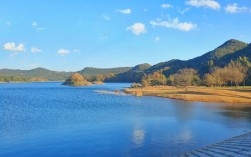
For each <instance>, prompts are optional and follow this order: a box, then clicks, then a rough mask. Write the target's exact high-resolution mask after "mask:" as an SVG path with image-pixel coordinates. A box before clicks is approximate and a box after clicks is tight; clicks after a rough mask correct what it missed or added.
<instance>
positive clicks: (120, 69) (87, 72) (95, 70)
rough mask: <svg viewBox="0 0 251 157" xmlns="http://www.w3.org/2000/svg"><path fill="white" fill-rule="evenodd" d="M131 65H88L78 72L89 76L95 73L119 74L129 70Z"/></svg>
mask: <svg viewBox="0 0 251 157" xmlns="http://www.w3.org/2000/svg"><path fill="white" fill-rule="evenodd" d="M130 69H131V67H118V68H93V67H86V68H84V69H83V70H81V71H79V72H78V73H80V74H82V75H87V76H94V75H106V74H119V73H123V72H126V71H129V70H130Z"/></svg>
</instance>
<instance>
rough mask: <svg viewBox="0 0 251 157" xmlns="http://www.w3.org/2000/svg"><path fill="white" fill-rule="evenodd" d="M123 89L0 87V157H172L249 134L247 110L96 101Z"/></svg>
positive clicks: (250, 110)
mask: <svg viewBox="0 0 251 157" xmlns="http://www.w3.org/2000/svg"><path fill="white" fill-rule="evenodd" d="M129 86H130V84H123V83H111V84H109V83H108V84H105V85H97V86H91V87H66V86H61V83H60V82H51V83H8V84H0V156H4V157H8V156H11V157H34V156H36V157H40V156H41V157H42V156H43V157H47V156H51V157H55V156H61V157H71V156H86V157H87V156H88V157H89V156H94V157H95V156H97V157H102V156H133V157H134V156H144V157H148V156H175V155H179V154H182V153H185V152H189V151H192V150H194V149H197V148H199V147H202V146H206V145H209V144H212V143H215V142H219V141H221V140H224V139H226V138H230V137H233V136H236V135H240V134H243V133H246V132H248V131H250V130H251V105H250V106H247V105H245V106H244V105H238V106H239V107H235V106H237V105H231V104H220V103H218V104H217V103H199V102H198V103H195V102H184V101H179V100H172V99H165V98H158V97H134V96H130V95H114V94H102V93H100V92H97V90H105V91H114V90H116V89H119V90H120V89H122V88H124V87H129Z"/></svg>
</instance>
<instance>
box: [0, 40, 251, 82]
mask: <svg viewBox="0 0 251 157" xmlns="http://www.w3.org/2000/svg"><path fill="white" fill-rule="evenodd" d="M244 56H245V57H248V58H249V61H251V44H247V43H244V42H241V41H238V40H234V39H231V40H228V41H226V42H225V43H223V44H222V45H220V46H219V47H217V48H216V49H214V50H212V51H210V52H207V53H205V54H203V55H201V56H199V57H196V58H193V59H190V60H187V61H182V60H178V59H173V60H170V61H167V62H161V63H158V64H155V65H153V66H151V65H150V64H147V63H145V64H139V65H137V66H135V67H118V68H92V67H87V68H84V69H83V70H81V71H78V73H80V74H82V75H86V76H95V75H108V74H109V76H111V77H107V78H106V80H105V81H108V82H140V81H141V78H142V76H144V75H145V74H150V73H153V72H155V71H158V70H162V71H163V74H164V75H166V76H169V75H171V74H174V73H176V72H177V71H178V70H180V69H183V68H193V69H196V70H197V71H198V73H199V74H200V75H204V74H205V73H208V72H209V71H210V68H211V67H215V66H219V67H223V66H225V65H227V64H228V63H229V62H230V61H231V60H237V59H238V58H239V57H244ZM71 74H72V72H56V71H51V70H48V69H44V68H36V69H32V70H11V69H0V76H20V77H29V78H40V79H43V78H44V79H47V80H49V81H59V80H65V79H66V78H68V77H69V76H70V75H71ZM110 74H112V75H110Z"/></svg>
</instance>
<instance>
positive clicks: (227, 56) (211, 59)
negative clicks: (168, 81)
mask: <svg viewBox="0 0 251 157" xmlns="http://www.w3.org/2000/svg"><path fill="white" fill-rule="evenodd" d="M247 47H248V44H247V43H244V42H241V41H238V40H234V39H231V40H228V41H227V42H225V43H224V44H222V45H221V46H219V47H217V48H216V49H214V50H213V51H210V52H207V53H205V54H204V55H202V56H199V57H196V58H193V59H190V60H187V61H182V60H170V61H167V62H162V63H159V64H156V65H153V66H152V67H151V68H149V69H148V70H147V71H146V73H153V72H154V71H157V70H161V69H164V68H166V67H169V68H170V69H169V70H166V71H164V74H165V75H166V76H168V75H170V74H174V73H176V72H177V71H178V70H180V69H182V68H194V69H196V70H197V71H198V72H199V74H201V75H203V74H205V73H207V72H209V64H212V65H213V66H220V65H221V64H220V63H221V62H222V61H223V60H225V62H227V63H229V62H230V61H231V59H232V60H235V59H237V58H238V57H239V56H247V55H248V53H249V55H250V51H248V50H249V49H248V48H247ZM244 51H245V54H244ZM247 57H248V56H247Z"/></svg>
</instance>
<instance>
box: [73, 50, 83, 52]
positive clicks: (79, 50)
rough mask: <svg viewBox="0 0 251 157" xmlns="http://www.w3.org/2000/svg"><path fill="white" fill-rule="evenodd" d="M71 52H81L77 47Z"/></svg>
mask: <svg viewBox="0 0 251 157" xmlns="http://www.w3.org/2000/svg"><path fill="white" fill-rule="evenodd" d="M72 52H81V51H80V50H79V49H74V50H72Z"/></svg>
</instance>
